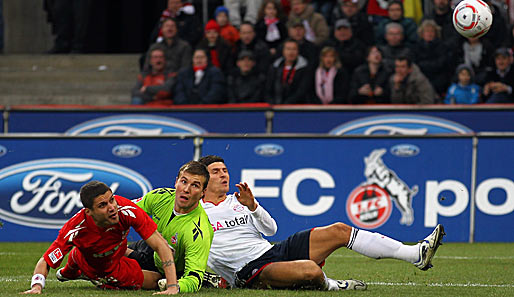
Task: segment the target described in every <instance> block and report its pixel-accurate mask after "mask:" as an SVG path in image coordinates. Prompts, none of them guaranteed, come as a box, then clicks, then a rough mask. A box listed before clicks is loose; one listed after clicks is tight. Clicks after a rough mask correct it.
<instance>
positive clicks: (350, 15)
mask: <svg viewBox="0 0 514 297" xmlns="http://www.w3.org/2000/svg"><path fill="white" fill-rule="evenodd" d="M338 1H339V5H338V7H336V8H335V9H334V11H333V13H332V24H335V22H336V21H337V20H339V19H342V18H344V19H347V20H348V21H350V24H351V25H352V32H353V36H355V38H357V39H359V40H360V41H362V43H364V44H365V45H366V46H370V45H372V44H374V43H375V34H374V33H373V25H372V23H371V22H370V20H369V18H368V16H367V15H366V13H364V12H362V11H361V10H360V9H359V1H358V0H338Z"/></svg>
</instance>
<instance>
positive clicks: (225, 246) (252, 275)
mask: <svg viewBox="0 0 514 297" xmlns="http://www.w3.org/2000/svg"><path fill="white" fill-rule="evenodd" d="M199 161H200V162H201V163H203V164H204V165H206V166H207V169H208V170H209V174H210V179H209V184H208V186H207V191H206V193H205V197H204V199H203V200H202V205H203V207H204V209H205V211H206V212H207V215H208V216H209V220H210V222H211V224H212V225H213V229H214V239H213V241H212V245H211V250H210V254H209V260H208V262H207V264H208V265H209V267H210V268H211V269H212V270H214V271H215V272H216V273H218V274H220V275H221V276H222V277H223V278H224V279H226V280H227V282H228V283H229V284H230V285H231V286H234V287H241V288H307V289H321V290H345V289H355V290H365V289H366V288H367V285H366V284H365V283H364V282H362V281H358V280H333V279H330V278H328V277H327V276H326V275H325V273H324V272H323V270H322V269H321V267H322V266H323V264H324V262H325V259H326V258H327V257H328V256H329V255H330V254H331V253H332V252H334V251H335V250H336V249H338V248H341V247H347V248H349V249H352V250H354V251H356V252H358V253H360V254H362V255H365V256H368V257H371V258H375V259H382V258H393V259H399V260H404V261H407V262H410V263H412V264H414V265H415V266H416V267H418V268H419V269H421V270H427V269H429V268H430V267H432V264H431V261H432V258H433V256H434V254H435V252H436V250H437V248H438V247H439V245H440V244H441V241H442V238H443V236H444V235H445V233H444V229H443V226H442V225H437V226H436V228H435V229H434V231H433V232H432V233H431V234H430V235H428V236H427V237H426V238H425V239H424V240H422V241H420V242H419V243H418V244H416V245H404V244H403V243H401V242H399V241H396V240H394V239H391V238H389V237H387V236H384V235H382V234H379V233H374V232H369V231H366V230H359V229H357V228H354V227H351V226H348V225H346V224H344V223H340V222H338V223H334V224H332V225H329V226H324V227H315V228H312V229H310V230H304V231H300V232H297V233H295V234H293V235H291V236H290V237H288V238H287V239H286V240H283V241H281V242H279V243H277V244H275V245H271V244H270V243H269V242H268V241H267V240H265V239H264V238H263V237H262V235H261V234H264V235H266V236H271V235H274V234H275V233H276V230H277V224H276V222H275V220H274V219H273V218H272V217H271V216H270V214H269V213H268V212H267V211H266V210H265V209H264V208H263V207H262V206H260V205H259V203H258V202H257V200H256V199H255V198H254V196H253V194H252V191H251V189H250V188H249V187H248V185H247V184H246V183H239V184H237V185H236V187H237V188H238V189H239V192H236V193H234V194H233V195H227V194H226V193H227V192H228V190H229V182H230V176H229V173H228V169H227V167H226V166H225V161H224V160H223V159H222V158H221V157H218V156H212V155H210V156H205V157H202V158H201V159H200V160H199Z"/></svg>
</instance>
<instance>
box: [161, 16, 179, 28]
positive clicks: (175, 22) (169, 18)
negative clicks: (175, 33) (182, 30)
mask: <svg viewBox="0 0 514 297" xmlns="http://www.w3.org/2000/svg"><path fill="white" fill-rule="evenodd" d="M167 21H173V23H174V24H175V26H176V25H177V20H176V19H175V18H172V17H167V18H164V19H163V20H162V21H161V27H162V25H164V23H166V22H167Z"/></svg>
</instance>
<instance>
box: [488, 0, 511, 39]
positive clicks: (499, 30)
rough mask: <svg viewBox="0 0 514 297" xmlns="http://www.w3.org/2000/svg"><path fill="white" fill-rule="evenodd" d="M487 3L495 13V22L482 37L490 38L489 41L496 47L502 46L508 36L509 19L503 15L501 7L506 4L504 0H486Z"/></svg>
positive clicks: (493, 13)
mask: <svg viewBox="0 0 514 297" xmlns="http://www.w3.org/2000/svg"><path fill="white" fill-rule="evenodd" d="M485 2H487V4H489V8H491V13H492V15H493V23H492V24H491V28H490V29H489V31H488V32H487V34H485V35H484V36H483V37H482V38H483V39H487V40H489V42H490V43H491V44H492V45H493V46H494V48H499V47H501V46H502V45H503V44H504V42H505V40H506V37H507V36H508V32H507V28H508V25H507V22H508V21H507V20H505V18H504V17H503V15H502V13H501V10H502V8H501V7H500V6H501V5H504V4H503V3H504V2H503V1H491V0H486V1H485Z"/></svg>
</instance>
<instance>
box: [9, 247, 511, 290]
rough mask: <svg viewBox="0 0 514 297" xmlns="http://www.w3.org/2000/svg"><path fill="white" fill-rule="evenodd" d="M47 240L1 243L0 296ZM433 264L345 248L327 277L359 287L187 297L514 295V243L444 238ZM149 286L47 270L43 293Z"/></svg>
mask: <svg viewBox="0 0 514 297" xmlns="http://www.w3.org/2000/svg"><path fill="white" fill-rule="evenodd" d="M48 246H49V243H0V296H2V297H3V296H20V295H19V293H20V292H22V291H24V290H27V289H28V288H29V286H30V278H31V276H32V271H33V269H34V265H35V264H36V262H37V260H38V259H39V257H40V256H41V255H42V253H43V252H44V251H45V250H46V248H47V247H48ZM433 264H434V267H433V268H432V269H430V270H428V271H420V270H418V269H417V268H415V267H414V266H413V265H411V264H408V263H405V262H402V261H397V260H390V259H384V260H374V259H369V258H366V257H364V256H360V255H358V254H357V253H355V252H353V251H349V250H347V249H344V248H343V249H339V250H337V251H336V252H335V253H334V254H332V255H331V256H330V257H329V258H328V259H327V263H326V265H325V268H324V270H325V272H326V273H327V275H328V276H329V277H332V278H338V279H345V278H355V279H361V280H363V281H365V282H367V283H368V290H367V291H364V292H321V291H287V290H272V291H271V290H270V291H259V290H240V289H237V290H224V289H202V290H201V291H200V292H199V293H195V294H188V295H189V296H192V295H195V296H234V297H237V296H247V297H257V296H342V295H353V296H356V295H359V296H488V297H492V296H514V243H478V244H467V243H445V244H444V245H443V246H441V247H440V248H439V250H438V251H437V254H436V257H435V258H434V260H433ZM152 293H153V292H152V291H103V290H99V289H96V288H95V287H94V286H93V285H92V284H90V283H89V282H86V281H69V282H65V283H60V282H59V281H57V279H56V278H55V270H53V269H52V270H51V271H50V274H49V277H48V279H47V283H46V288H45V289H44V291H43V294H44V295H46V296H150V295H151V294H152Z"/></svg>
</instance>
